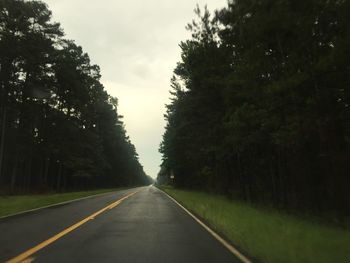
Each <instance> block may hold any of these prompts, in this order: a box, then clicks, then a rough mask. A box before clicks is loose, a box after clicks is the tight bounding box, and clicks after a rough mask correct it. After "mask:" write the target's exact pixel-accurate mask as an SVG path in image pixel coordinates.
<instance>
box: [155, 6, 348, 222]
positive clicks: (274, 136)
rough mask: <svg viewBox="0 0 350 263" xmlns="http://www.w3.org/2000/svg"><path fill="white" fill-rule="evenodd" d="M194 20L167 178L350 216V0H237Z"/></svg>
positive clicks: (171, 127) (174, 111)
mask: <svg viewBox="0 0 350 263" xmlns="http://www.w3.org/2000/svg"><path fill="white" fill-rule="evenodd" d="M196 13H197V15H198V19H197V20H194V21H193V22H192V23H191V24H189V25H188V29H189V30H190V31H191V32H192V38H191V39H190V40H187V41H185V42H181V44H180V47H181V50H182V56H181V62H179V63H178V64H177V67H176V69H175V70H174V77H173V79H172V91H171V94H172V101H171V103H170V104H169V105H167V113H166V115H165V117H166V120H167V126H166V131H165V134H164V136H163V142H162V144H161V146H160V152H161V153H162V154H163V164H162V168H161V171H160V173H159V175H158V180H159V181H160V182H164V181H169V180H173V183H174V184H175V185H176V186H179V187H186V188H195V189H202V190H208V191H213V192H217V193H224V194H226V195H228V196H230V197H232V198H236V199H240V200H244V201H247V202H250V203H254V204H268V205H271V204H272V205H273V206H274V207H276V208H281V209H288V210H290V211H304V212H308V213H310V212H311V213H316V214H323V215H325V214H333V215H335V216H337V217H343V216H348V215H349V208H350V206H349V203H350V200H349V196H350V194H349V185H350V184H349V183H350V87H349V85H350V15H349V14H350V1H345V0H344V1H343V0H339V1H328V0H281V1H276V0H260V1H257V0H235V1H229V2H228V6H227V7H226V8H224V9H222V10H218V11H216V12H215V15H214V16H213V17H211V16H210V14H209V12H208V11H207V9H206V8H205V10H204V12H203V11H201V10H200V9H199V8H197V9H196ZM170 175H174V178H173V179H169V178H170Z"/></svg>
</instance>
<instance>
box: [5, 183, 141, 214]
mask: <svg viewBox="0 0 350 263" xmlns="http://www.w3.org/2000/svg"><path fill="white" fill-rule="evenodd" d="M134 188H137V187H132V188H128V189H122V190H120V191H123V190H129V189H134ZM116 191H118V190H115V191H110V192H106V193H101V194H95V195H88V196H85V197H81V198H78V199H72V200H67V201H64V202H60V203H54V204H51V205H46V206H41V207H37V208H33V209H29V210H25V211H21V212H18V213H14V214H9V215H5V216H1V217H0V220H2V219H5V218H8V217H13V216H18V215H22V214H27V213H31V212H35V211H38V210H42V209H46V208H50V207H54V206H60V205H66V204H70V203H74V202H77V201H81V200H85V199H89V198H93V197H98V196H102V195H107V194H111V193H114V192H116Z"/></svg>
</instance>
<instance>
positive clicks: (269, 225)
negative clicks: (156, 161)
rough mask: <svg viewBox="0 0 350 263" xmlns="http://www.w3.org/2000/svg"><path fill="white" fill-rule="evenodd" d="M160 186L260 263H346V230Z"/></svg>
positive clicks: (348, 238) (348, 251)
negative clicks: (260, 262)
mask: <svg viewBox="0 0 350 263" xmlns="http://www.w3.org/2000/svg"><path fill="white" fill-rule="evenodd" d="M160 188H161V189H162V190H164V191H165V192H167V193H168V194H169V195H171V196H172V197H173V198H175V199H176V200H177V201H178V202H180V203H181V204H182V205H183V206H185V207H186V208H187V209H188V210H190V211H191V212H193V213H194V214H196V215H198V216H199V217H200V218H202V219H203V220H204V221H206V223H208V225H210V226H211V228H212V229H214V230H215V231H217V232H218V233H221V234H222V235H223V236H225V237H226V238H227V239H229V241H231V242H232V243H233V244H235V245H236V246H238V247H239V248H241V249H243V250H244V251H246V252H247V253H248V254H249V255H250V256H252V257H254V258H258V259H259V260H260V261H262V262H272V263H275V262H276V263H280V262H286V263H292V262H317V263H323V262H324V263H326V262H327V263H328V262H349V261H348V260H349V259H350V246H349V244H350V231H349V230H346V229H342V228H338V227H332V226H329V225H323V224H320V223H317V222H312V221H308V220H305V219H302V218H298V217H294V216H290V215H286V214H282V213H280V212H278V211H274V210H271V209H269V210H267V209H266V210H265V209H263V208H256V207H252V206H250V205H248V204H245V203H241V202H235V201H232V200H229V199H227V198H225V197H223V196H218V195H212V194H208V193H203V192H195V191H188V190H179V189H175V188H172V187H160Z"/></svg>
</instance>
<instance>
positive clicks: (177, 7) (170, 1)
mask: <svg viewBox="0 0 350 263" xmlns="http://www.w3.org/2000/svg"><path fill="white" fill-rule="evenodd" d="M44 2H46V3H47V4H48V5H49V9H50V10H51V11H52V12H53V20H54V21H57V22H60V23H61V26H62V28H63V29H64V32H65V34H66V38H68V39H73V40H75V41H76V43H77V44H78V45H81V46H82V47H83V49H84V51H85V52H87V53H88V54H89V56H90V58H91V61H92V63H93V64H98V65H99V66H100V67H101V73H102V83H103V84H104V86H105V88H106V90H107V91H108V93H109V94H111V95H113V96H116V97H118V99H119V109H118V111H119V114H121V115H123V116H124V123H125V125H126V130H127V133H128V135H129V136H130V138H131V141H132V143H133V144H135V146H136V150H137V152H138V154H139V156H140V162H141V164H142V165H143V166H144V169H145V172H146V173H147V174H148V175H150V176H152V177H154V178H155V177H156V175H157V173H158V171H159V165H160V163H161V155H160V154H159V153H158V148H159V144H160V142H161V140H162V134H163V132H164V126H165V121H164V118H163V114H164V112H165V104H166V103H167V102H168V99H169V88H170V78H171V76H172V72H173V69H174V67H175V66H176V62H178V61H179V60H180V54H181V53H180V48H179V46H178V44H179V43H180V41H183V40H186V39H188V38H189V33H188V32H187V31H186V30H185V26H186V24H187V23H188V22H190V21H191V20H192V19H193V18H194V17H195V16H194V13H193V9H194V8H195V6H196V4H197V3H198V4H199V6H200V7H203V6H204V5H205V4H207V5H208V8H209V10H215V9H218V8H221V7H224V6H225V5H226V0H135V1H130V0H129V1H127V0H88V1H87V0H44Z"/></svg>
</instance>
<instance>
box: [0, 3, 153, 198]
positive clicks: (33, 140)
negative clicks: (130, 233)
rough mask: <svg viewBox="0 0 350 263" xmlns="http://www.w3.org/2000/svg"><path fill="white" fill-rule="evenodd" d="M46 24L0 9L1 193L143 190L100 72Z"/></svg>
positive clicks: (36, 8) (24, 10)
mask: <svg viewBox="0 0 350 263" xmlns="http://www.w3.org/2000/svg"><path fill="white" fill-rule="evenodd" d="M51 18H52V16H51V11H50V10H49V9H48V6H47V5H46V4H45V3H44V2H42V1H39V0H34V1H25V0H3V1H0V192H7V193H12V194H13V193H28V192H29V193H30V192H33V191H40V190H41V191H42V192H45V191H50V190H54V191H67V190H81V189H88V188H99V187H100V188H106V187H120V186H127V185H129V186H130V185H138V184H148V183H149V182H150V178H149V177H147V175H146V174H145V172H144V170H143V167H142V165H141V164H140V162H139V159H138V154H137V152H136V149H135V146H134V145H133V144H132V142H131V141H130V138H129V137H128V136H127V133H126V129H125V125H124V123H123V117H122V116H121V115H120V114H119V112H118V99H117V98H115V97H112V96H110V95H109V94H108V93H107V92H106V90H105V88H104V86H103V85H102V83H101V82H100V78H101V73H100V68H99V66H98V65H95V64H93V63H92V62H91V60H90V58H89V56H88V54H87V53H85V52H84V50H83V48H82V47H81V46H79V45H77V44H76V43H75V42H74V41H73V40H70V39H66V38H65V37H64V32H63V29H62V27H61V26H60V24H59V23H57V22H54V21H52V19H51Z"/></svg>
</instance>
